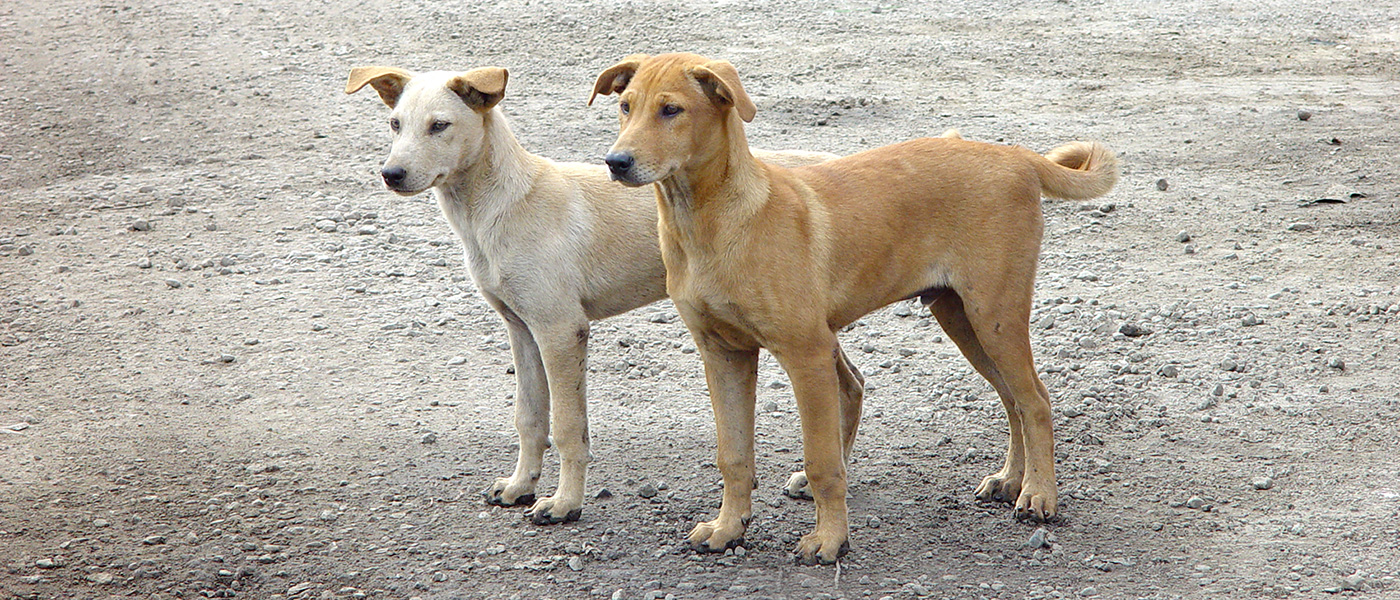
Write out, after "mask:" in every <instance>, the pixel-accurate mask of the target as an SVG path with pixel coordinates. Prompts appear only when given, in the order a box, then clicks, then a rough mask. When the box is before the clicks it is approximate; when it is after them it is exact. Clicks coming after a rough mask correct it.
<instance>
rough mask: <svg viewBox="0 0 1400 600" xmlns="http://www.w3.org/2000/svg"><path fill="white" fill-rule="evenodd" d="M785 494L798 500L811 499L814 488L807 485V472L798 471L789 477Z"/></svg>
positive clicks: (784, 490) (784, 489)
mask: <svg viewBox="0 0 1400 600" xmlns="http://www.w3.org/2000/svg"><path fill="white" fill-rule="evenodd" d="M783 494H784V495H786V496H787V497H789V498H796V499H798V500H811V499H812V488H811V487H810V486H808V485H807V472H806V471H798V472H796V473H793V474H792V476H791V477H788V480H787V485H786V486H784V487H783Z"/></svg>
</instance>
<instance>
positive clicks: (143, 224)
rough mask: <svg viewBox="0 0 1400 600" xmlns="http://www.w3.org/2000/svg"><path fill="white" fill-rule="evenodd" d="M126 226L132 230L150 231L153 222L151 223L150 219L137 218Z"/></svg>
mask: <svg viewBox="0 0 1400 600" xmlns="http://www.w3.org/2000/svg"><path fill="white" fill-rule="evenodd" d="M126 227H127V229H130V230H132V231H150V230H151V224H150V223H149V222H148V221H146V220H145V219H137V220H135V221H132V222H131V224H130V225H127V226H126Z"/></svg>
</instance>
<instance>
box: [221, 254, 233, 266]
mask: <svg viewBox="0 0 1400 600" xmlns="http://www.w3.org/2000/svg"><path fill="white" fill-rule="evenodd" d="M236 264H238V260H237V259H235V258H233V257H232V256H225V257H223V258H220V259H219V266H221V267H232V266H233V265H236Z"/></svg>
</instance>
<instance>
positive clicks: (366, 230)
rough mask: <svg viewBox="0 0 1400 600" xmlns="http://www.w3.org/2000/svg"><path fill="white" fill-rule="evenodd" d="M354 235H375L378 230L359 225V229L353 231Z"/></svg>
mask: <svg viewBox="0 0 1400 600" xmlns="http://www.w3.org/2000/svg"><path fill="white" fill-rule="evenodd" d="M355 233H358V234H360V235H375V234H377V233H379V228H378V227H375V226H373V225H361V226H360V228H359V229H357V230H355Z"/></svg>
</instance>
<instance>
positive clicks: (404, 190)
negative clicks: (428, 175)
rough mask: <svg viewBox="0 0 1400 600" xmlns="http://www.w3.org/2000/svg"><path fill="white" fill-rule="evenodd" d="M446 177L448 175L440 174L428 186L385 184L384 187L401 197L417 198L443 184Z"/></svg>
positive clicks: (404, 183) (405, 183) (403, 183)
mask: <svg viewBox="0 0 1400 600" xmlns="http://www.w3.org/2000/svg"><path fill="white" fill-rule="evenodd" d="M446 177H447V176H446V175H444V174H442V173H439V174H438V175H437V176H435V177H433V180H432V181H431V182H429V183H428V185H424V186H410V185H407V182H402V183H397V184H393V183H389V182H385V183H384V187H386V188H388V189H389V191H391V192H393V193H395V194H398V195H400V196H417V195H418V194H421V193H423V192H424V191H426V190H427V189H429V188H432V187H436V186H437V185H438V184H439V183H442V180H443V179H445V178H446Z"/></svg>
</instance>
